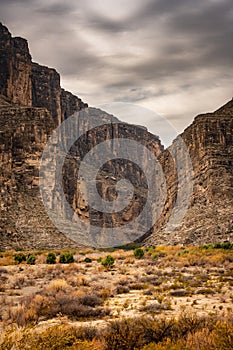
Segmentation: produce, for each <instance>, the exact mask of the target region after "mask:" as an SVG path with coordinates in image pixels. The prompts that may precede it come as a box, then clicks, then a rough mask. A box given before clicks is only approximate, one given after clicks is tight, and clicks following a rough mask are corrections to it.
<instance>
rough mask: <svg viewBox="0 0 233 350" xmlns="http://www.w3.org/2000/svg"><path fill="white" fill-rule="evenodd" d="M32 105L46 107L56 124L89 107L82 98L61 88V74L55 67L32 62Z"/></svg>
mask: <svg viewBox="0 0 233 350" xmlns="http://www.w3.org/2000/svg"><path fill="white" fill-rule="evenodd" d="M32 105H33V106H35V107H40V108H46V109H47V110H48V111H49V112H50V113H51V115H52V117H53V119H54V122H55V125H60V124H61V122H63V121H64V119H66V118H68V117H69V116H71V115H72V114H73V113H74V112H75V111H78V110H80V109H82V108H85V107H87V104H85V103H83V102H82V100H81V99H80V98H78V97H77V96H74V95H73V94H71V93H70V92H68V91H65V90H64V89H62V88H61V86H60V75H59V74H58V73H57V71H56V70H55V69H52V68H48V67H45V66H41V65H39V64H37V63H32Z"/></svg>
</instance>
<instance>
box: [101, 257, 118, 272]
mask: <svg viewBox="0 0 233 350" xmlns="http://www.w3.org/2000/svg"><path fill="white" fill-rule="evenodd" d="M114 262H115V259H114V258H113V257H112V256H111V255H107V256H106V258H104V259H103V260H102V261H101V264H102V265H103V266H104V267H107V268H108V269H112V268H113V266H114Z"/></svg>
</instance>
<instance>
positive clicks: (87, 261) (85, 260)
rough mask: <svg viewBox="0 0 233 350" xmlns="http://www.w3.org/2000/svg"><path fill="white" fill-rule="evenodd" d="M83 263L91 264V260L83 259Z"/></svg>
mask: <svg viewBox="0 0 233 350" xmlns="http://www.w3.org/2000/svg"><path fill="white" fill-rule="evenodd" d="M84 262H85V263H91V262H92V260H91V259H90V258H88V257H86V258H85V259H84Z"/></svg>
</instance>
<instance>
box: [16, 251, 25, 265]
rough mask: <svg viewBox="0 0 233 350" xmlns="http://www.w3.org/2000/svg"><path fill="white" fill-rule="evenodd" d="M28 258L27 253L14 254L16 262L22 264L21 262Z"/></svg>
mask: <svg viewBox="0 0 233 350" xmlns="http://www.w3.org/2000/svg"><path fill="white" fill-rule="evenodd" d="M26 260H27V258H26V255H25V254H23V253H19V254H16V255H15V256H14V261H15V262H16V264H21V262H23V261H26Z"/></svg>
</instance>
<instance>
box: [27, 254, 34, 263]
mask: <svg viewBox="0 0 233 350" xmlns="http://www.w3.org/2000/svg"><path fill="white" fill-rule="evenodd" d="M35 263H36V257H35V255H33V254H29V255H28V257H27V264H28V265H35Z"/></svg>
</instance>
